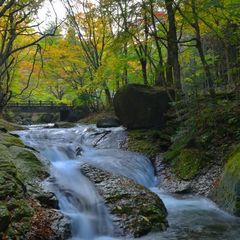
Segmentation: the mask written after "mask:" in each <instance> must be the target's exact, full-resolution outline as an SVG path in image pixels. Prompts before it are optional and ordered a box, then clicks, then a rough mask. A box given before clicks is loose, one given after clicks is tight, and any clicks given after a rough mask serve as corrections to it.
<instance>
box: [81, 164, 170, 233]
mask: <svg viewBox="0 0 240 240" xmlns="http://www.w3.org/2000/svg"><path fill="white" fill-rule="evenodd" d="M81 171H82V173H83V174H84V175H85V176H86V177H88V178H89V179H90V180H91V181H92V182H93V183H94V184H95V186H96V188H97V190H98V192H99V194H100V195H101V196H102V198H103V199H104V201H105V203H106V205H107V207H108V208H109V210H110V212H111V214H112V215H113V221H114V224H115V227H116V228H117V229H118V230H117V231H116V234H118V235H122V236H124V235H125V236H126V235H128V236H133V237H140V236H142V235H145V234H147V233H149V232H150V231H163V230H165V229H166V228H167V227H168V222H167V219H166V217H167V210H166V208H165V206H164V204H163V202H162V201H161V199H160V198H159V197H158V196H157V195H156V194H155V193H153V192H151V191H149V190H148V189H146V188H145V187H143V186H141V185H139V184H137V183H135V182H134V181H133V180H130V179H128V178H126V177H122V176H116V175H113V174H111V173H109V172H106V171H103V170H101V169H98V168H95V167H92V166H90V165H87V164H84V165H83V166H82V167H81Z"/></svg>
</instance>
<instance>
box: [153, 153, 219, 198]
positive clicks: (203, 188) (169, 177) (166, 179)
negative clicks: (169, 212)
mask: <svg viewBox="0 0 240 240" xmlns="http://www.w3.org/2000/svg"><path fill="white" fill-rule="evenodd" d="M155 169H156V174H157V177H158V180H159V186H160V187H161V188H163V189H164V190H166V191H168V192H171V193H194V194H197V195H204V196H208V195H209V193H210V191H211V189H212V188H213V185H214V182H215V181H216V180H217V179H218V178H219V176H220V175H221V172H222V167H221V166H218V165H213V166H211V167H209V168H208V169H205V171H202V172H201V173H200V174H199V175H198V176H197V177H195V178H193V179H191V180H187V181H186V180H183V179H180V178H179V177H178V176H176V175H175V173H174V172H173V169H172V166H171V165H168V164H166V163H164V162H163V158H162V156H161V155H158V156H157V158H156V160H155Z"/></svg>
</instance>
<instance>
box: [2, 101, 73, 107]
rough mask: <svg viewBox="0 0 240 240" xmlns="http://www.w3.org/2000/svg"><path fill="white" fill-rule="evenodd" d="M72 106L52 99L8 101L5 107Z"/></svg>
mask: <svg viewBox="0 0 240 240" xmlns="http://www.w3.org/2000/svg"><path fill="white" fill-rule="evenodd" d="M35 106H36V107H72V105H66V104H62V103H56V102H53V101H31V100H29V101H21V102H9V103H8V105H7V107H35Z"/></svg>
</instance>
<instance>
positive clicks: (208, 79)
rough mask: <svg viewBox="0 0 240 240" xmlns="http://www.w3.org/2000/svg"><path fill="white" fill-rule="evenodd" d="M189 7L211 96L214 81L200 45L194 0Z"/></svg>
mask: <svg viewBox="0 0 240 240" xmlns="http://www.w3.org/2000/svg"><path fill="white" fill-rule="evenodd" d="M191 3H192V4H191V5H192V6H191V7H192V13H193V16H194V24H192V26H193V28H194V30H195V37H196V41H197V43H196V48H197V50H198V53H199V56H200V59H201V62H202V65H203V68H204V72H205V75H206V79H207V85H208V88H209V93H210V95H211V97H213V98H214V97H215V89H214V83H213V79H212V74H211V71H210V67H209V65H208V63H207V60H206V58H205V54H204V51H203V46H202V41H201V32H200V27H199V22H198V15H197V12H196V2H195V0H191Z"/></svg>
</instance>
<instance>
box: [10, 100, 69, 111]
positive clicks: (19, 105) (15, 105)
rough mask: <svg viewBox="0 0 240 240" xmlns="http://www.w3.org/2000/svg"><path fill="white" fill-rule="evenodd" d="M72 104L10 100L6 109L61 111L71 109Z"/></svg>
mask: <svg viewBox="0 0 240 240" xmlns="http://www.w3.org/2000/svg"><path fill="white" fill-rule="evenodd" d="M72 108H73V106H72V105H65V104H57V103H54V102H50V101H39V102H36V101H26V102H10V103H8V105H7V106H6V109H9V110H14V111H18V112H60V111H69V110H71V109H72Z"/></svg>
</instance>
